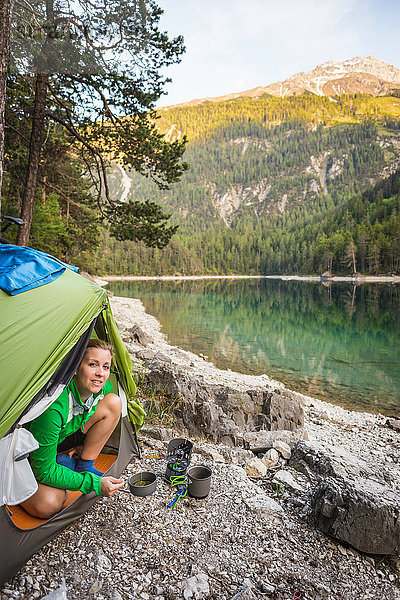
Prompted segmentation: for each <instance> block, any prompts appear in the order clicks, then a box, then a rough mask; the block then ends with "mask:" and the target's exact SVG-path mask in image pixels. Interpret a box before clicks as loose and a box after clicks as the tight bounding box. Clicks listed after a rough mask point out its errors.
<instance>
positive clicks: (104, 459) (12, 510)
mask: <svg viewBox="0 0 400 600" xmlns="http://www.w3.org/2000/svg"><path fill="white" fill-rule="evenodd" d="M116 458H117V457H116V456H114V455H113V454H100V455H99V456H98V458H97V460H96V462H95V463H94V466H95V467H96V469H98V470H99V471H101V472H102V473H105V472H106V471H107V470H108V469H109V468H110V467H111V465H112V464H113V462H114V461H115V460H116ZM81 495H82V492H79V491H78V492H71V491H70V492H69V494H68V498H67V500H66V502H65V504H64V505H63V507H62V510H64V508H67V506H69V505H70V504H72V503H73V502H75V500H77V499H78V498H79V496H81ZM7 510H8V514H9V516H10V519H11V520H12V522H13V523H14V525H16V527H18V528H19V529H34V528H35V527H39V525H42V524H43V523H45V522H46V520H48V519H38V518H37V517H32V516H31V515H28V513H27V512H26V511H25V510H24V509H23V508H22V506H20V505H19V504H17V505H16V506H9V507H7Z"/></svg>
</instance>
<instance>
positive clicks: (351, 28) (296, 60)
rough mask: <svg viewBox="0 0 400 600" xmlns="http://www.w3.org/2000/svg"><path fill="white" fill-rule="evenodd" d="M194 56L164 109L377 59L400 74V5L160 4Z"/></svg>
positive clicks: (394, 0) (359, 0)
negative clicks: (327, 66) (330, 64)
mask: <svg viewBox="0 0 400 600" xmlns="http://www.w3.org/2000/svg"><path fill="white" fill-rule="evenodd" d="M157 4H158V5H159V6H160V7H161V8H162V9H163V10H164V15H163V16H162V17H161V20H160V28H161V29H162V30H164V31H168V33H169V34H170V36H176V35H179V34H181V35H183V37H184V39H185V45H186V53H185V54H184V55H183V57H182V61H181V62H180V63H179V64H177V65H172V66H170V67H169V68H168V69H167V70H166V71H165V72H164V74H166V75H167V76H168V77H170V78H171V79H172V83H169V84H167V86H166V87H165V90H166V91H167V92H168V95H167V96H165V95H164V96H162V98H161V99H160V101H159V102H158V106H160V107H161V106H168V105H171V104H178V103H180V102H187V101H189V100H193V99H195V98H206V97H213V96H221V95H224V94H229V93H232V92H240V91H244V90H248V89H251V88H254V87H257V86H260V85H268V84H270V83H275V82H276V81H281V80H284V79H286V78H287V77H290V75H294V74H295V73H299V72H300V71H305V72H307V71H310V70H311V69H313V68H315V67H316V66H317V65H319V64H321V63H324V62H327V61H331V60H333V61H338V62H341V61H344V60H346V59H349V58H353V57H355V56H375V57H376V58H378V59H380V60H383V61H385V62H388V63H390V64H392V65H394V66H396V67H398V68H400V0H157Z"/></svg>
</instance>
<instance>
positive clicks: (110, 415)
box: [81, 393, 122, 460]
mask: <svg viewBox="0 0 400 600" xmlns="http://www.w3.org/2000/svg"><path fill="white" fill-rule="evenodd" d="M121 409H122V405H121V399H120V397H119V396H117V394H113V393H109V394H106V395H105V396H104V398H102V400H100V401H99V404H98V406H97V408H96V411H95V412H94V414H93V415H92V416H91V417H90V419H89V420H88V421H86V423H85V426H84V430H83V433H85V434H86V438H85V442H84V445H83V449H82V452H81V458H82V459H83V460H96V458H97V457H98V455H99V454H100V452H101V449H102V448H103V446H104V444H105V443H106V442H107V440H108V438H109V437H110V435H111V434H112V432H113V431H114V429H115V427H116V425H117V423H118V421H119V419H120V416H121Z"/></svg>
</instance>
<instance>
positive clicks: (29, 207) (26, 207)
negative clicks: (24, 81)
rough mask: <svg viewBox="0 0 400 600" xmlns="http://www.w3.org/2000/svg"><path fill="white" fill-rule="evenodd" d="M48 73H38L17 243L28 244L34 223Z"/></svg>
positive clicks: (19, 244)
mask: <svg viewBox="0 0 400 600" xmlns="http://www.w3.org/2000/svg"><path fill="white" fill-rule="evenodd" d="M48 80H49V75H48V73H38V74H37V75H36V88H35V102H34V108H33V117H32V131H31V140H30V144H29V159H28V170H27V175H26V184H25V193H24V197H23V199H22V207H21V219H23V220H24V221H25V225H23V226H22V227H20V228H19V230H18V238H17V244H18V246H27V245H28V242H29V234H30V230H31V224H32V216H33V208H34V206H35V195H36V188H37V180H38V172H39V165H40V154H41V150H42V143H43V131H44V113H45V108H46V96H47V85H48Z"/></svg>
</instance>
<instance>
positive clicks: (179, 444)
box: [167, 438, 193, 464]
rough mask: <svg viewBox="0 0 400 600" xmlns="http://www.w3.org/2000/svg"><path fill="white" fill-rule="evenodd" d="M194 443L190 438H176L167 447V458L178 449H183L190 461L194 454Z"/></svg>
mask: <svg viewBox="0 0 400 600" xmlns="http://www.w3.org/2000/svg"><path fill="white" fill-rule="evenodd" d="M192 449H193V444H192V442H191V441H190V440H187V439H185V438H174V439H173V440H171V441H170V442H169V444H168V448H167V460H168V457H169V456H170V455H175V454H176V450H181V451H182V452H183V454H184V455H185V458H186V459H187V461H188V464H189V463H190V458H191V456H192Z"/></svg>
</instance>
